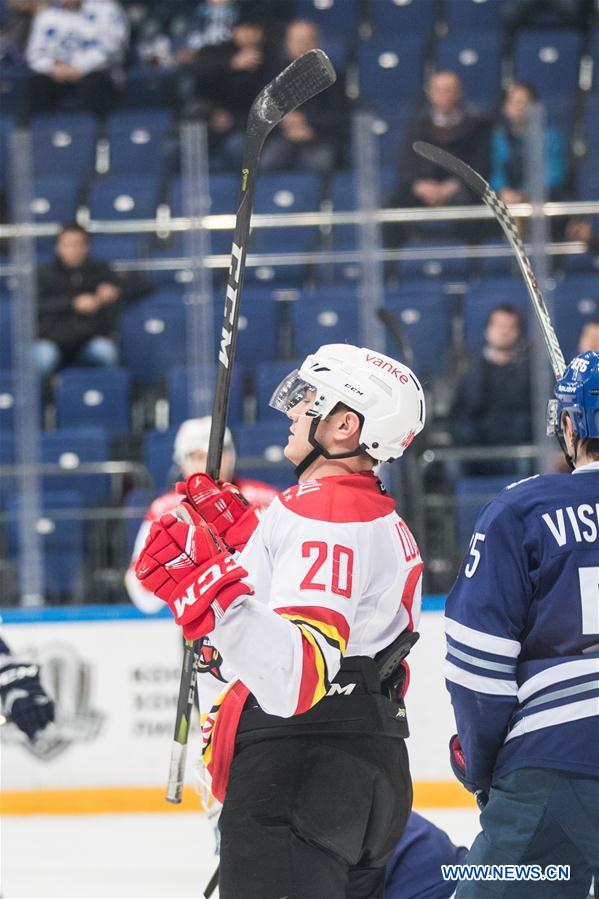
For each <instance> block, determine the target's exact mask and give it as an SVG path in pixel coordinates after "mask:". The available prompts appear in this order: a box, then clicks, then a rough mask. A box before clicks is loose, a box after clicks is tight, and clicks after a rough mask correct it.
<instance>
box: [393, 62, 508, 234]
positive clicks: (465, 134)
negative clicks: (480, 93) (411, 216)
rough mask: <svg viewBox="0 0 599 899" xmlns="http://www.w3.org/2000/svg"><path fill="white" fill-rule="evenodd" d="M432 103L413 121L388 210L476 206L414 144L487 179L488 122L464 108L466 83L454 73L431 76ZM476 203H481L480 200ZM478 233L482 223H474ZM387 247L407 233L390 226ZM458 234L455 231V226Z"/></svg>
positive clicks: (454, 180)
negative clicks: (459, 162) (452, 158)
mask: <svg viewBox="0 0 599 899" xmlns="http://www.w3.org/2000/svg"><path fill="white" fill-rule="evenodd" d="M427 99H428V104H427V106H426V107H425V109H424V110H423V111H422V112H420V113H419V114H418V115H416V117H415V118H414V119H413V120H412V122H411V125H410V127H409V128H408V134H407V138H406V143H405V147H404V151H403V153H402V155H401V157H400V160H399V166H398V178H397V184H396V187H395V190H394V191H393V193H392V195H391V197H390V201H389V205H390V206H398V207H410V206H412V207H413V206H424V207H427V208H429V209H430V208H435V207H439V206H460V205H465V204H468V203H472V202H475V200H474V199H473V196H474V195H473V194H472V193H470V192H469V191H468V189H467V188H466V187H465V185H464V184H463V182H462V181H460V180H459V179H458V178H453V177H451V175H449V174H448V173H447V172H446V171H445V169H442V168H440V167H439V166H437V165H435V164H434V163H433V162H430V161H429V160H428V159H423V157H422V156H418V155H417V154H416V153H415V152H414V151H413V149H412V144H413V143H414V141H418V140H422V141H427V142H428V143H430V144H434V145H435V146H437V147H442V148H443V149H444V150H447V151H448V152H449V153H453V154H454V156H458V157H459V158H460V159H463V160H464V162H467V163H468V165H471V166H472V168H474V169H476V171H477V172H480V174H481V175H483V176H484V177H488V174H489V168H490V123H489V122H488V121H487V120H486V119H485V118H484V117H483V116H481V115H480V114H479V113H478V112H477V111H476V110H475V109H474V108H472V107H470V106H468V105H466V104H465V103H464V100H463V96H462V82H461V80H460V77H459V75H457V74H456V73H455V72H451V71H448V70H443V71H440V72H435V73H434V75H432V76H431V78H430V80H429V82H428V86H427ZM476 202H478V201H476ZM476 224H477V226H478V227H479V228H480V223H478V222H477V223H476ZM385 230H386V238H387V243H388V244H390V245H393V244H397V243H401V242H403V241H404V240H405V239H406V238H407V237H408V236H409V232H408V230H407V228H406V227H405V226H402V225H397V224H392V225H390V226H388V227H387V228H386V229H385ZM452 233H453V234H454V235H455V233H456V227H455V224H454V225H452Z"/></svg>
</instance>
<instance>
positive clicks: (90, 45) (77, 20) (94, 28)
mask: <svg viewBox="0 0 599 899" xmlns="http://www.w3.org/2000/svg"><path fill="white" fill-rule="evenodd" d="M128 34H129V26H128V23H127V19H126V16H125V14H124V12H123V9H122V8H121V6H120V4H119V3H117V2H116V0H57V3H54V4H52V5H50V6H47V7H45V8H43V9H41V10H40V11H39V12H37V13H36V15H35V17H34V20H33V23H32V26H31V33H30V35H29V40H28V42H27V50H26V58H27V64H28V65H29V68H30V70H31V76H30V78H29V81H28V85H27V97H26V104H25V114H26V116H27V117H31V116H34V115H36V114H37V113H40V112H50V111H52V110H53V109H54V108H55V107H56V106H57V105H58V104H59V103H61V102H62V101H63V100H66V99H68V98H74V99H75V100H76V102H77V103H78V105H79V106H80V107H81V108H83V109H85V110H89V111H90V112H93V113H95V114H96V115H98V116H104V115H106V113H107V112H108V111H109V110H110V109H111V108H112V106H113V105H114V103H115V100H116V86H115V85H116V79H117V78H118V75H119V69H120V66H121V65H122V63H123V60H124V56H125V52H126V49H127V42H128Z"/></svg>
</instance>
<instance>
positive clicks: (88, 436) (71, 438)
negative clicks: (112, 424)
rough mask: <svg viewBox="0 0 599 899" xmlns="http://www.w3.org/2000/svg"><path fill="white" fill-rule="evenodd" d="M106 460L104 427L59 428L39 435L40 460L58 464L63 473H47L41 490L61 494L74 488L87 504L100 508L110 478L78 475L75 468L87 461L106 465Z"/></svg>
mask: <svg viewBox="0 0 599 899" xmlns="http://www.w3.org/2000/svg"><path fill="white" fill-rule="evenodd" d="M108 458H109V453H108V435H107V433H106V431H105V430H104V429H103V428H97V427H80V428H60V429H58V430H56V431H47V432H45V433H43V434H42V435H41V446H40V460H41V461H42V462H46V463H54V464H56V463H57V464H58V465H60V467H61V468H62V469H63V470H64V472H65V474H64V475H62V474H52V475H50V474H46V475H44V476H43V478H42V484H43V489H44V490H51V491H62V490H72V489H73V487H75V488H76V490H77V492H78V493H80V494H81V495H82V497H83V499H84V502H85V503H86V505H99V504H101V503H102V501H104V500H105V499H106V498H107V497H108V491H109V479H108V477H107V476H106V475H104V474H80V475H78V474H77V473H76V472H77V469H78V468H79V466H80V465H81V464H83V463H86V462H106V461H107V460H108Z"/></svg>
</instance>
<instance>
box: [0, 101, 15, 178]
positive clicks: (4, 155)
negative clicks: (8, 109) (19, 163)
mask: <svg viewBox="0 0 599 899" xmlns="http://www.w3.org/2000/svg"><path fill="white" fill-rule="evenodd" d="M14 127H15V119H14V117H13V116H9V115H0V160H1V162H2V165H0V186H2V187H4V186H5V185H6V182H7V179H8V173H9V168H10V161H9V135H10V133H11V131H12V130H13V128H14Z"/></svg>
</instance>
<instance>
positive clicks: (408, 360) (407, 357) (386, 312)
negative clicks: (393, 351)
mask: <svg viewBox="0 0 599 899" xmlns="http://www.w3.org/2000/svg"><path fill="white" fill-rule="evenodd" d="M376 314H377V315H378V317H379V319H380V321H382V323H383V324H384V326H385V328H386V329H387V333H388V334H389V337H390V338H391V340H392V341H393V343H394V344H395V346H396V347H397V349H398V350H399V360H400V362H403V363H405V365H407V366H408V368H412V367H413V365H414V353H413V351H412V347H411V345H410V342H409V341H408V339H407V337H406V335H405V334H404V331H403V328H402V327H401V325H400V324H399V319H398V318H397V315H396V314H395V312H393V310H392V309H387V308H386V307H385V306H379V308H378V309H377V310H376Z"/></svg>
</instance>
